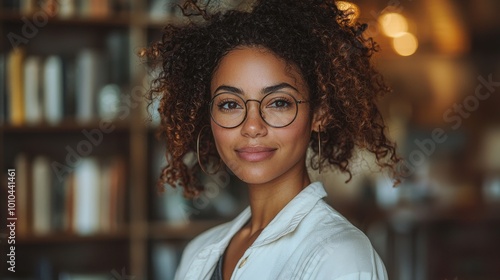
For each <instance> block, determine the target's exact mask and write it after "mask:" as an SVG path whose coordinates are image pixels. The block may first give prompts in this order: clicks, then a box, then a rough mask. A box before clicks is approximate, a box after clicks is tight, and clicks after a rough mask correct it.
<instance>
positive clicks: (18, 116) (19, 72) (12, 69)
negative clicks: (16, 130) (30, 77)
mask: <svg viewBox="0 0 500 280" xmlns="http://www.w3.org/2000/svg"><path fill="white" fill-rule="evenodd" d="M23 61H24V51H23V50H22V49H17V48H16V49H13V50H12V51H11V52H10V54H9V61H8V67H7V68H8V70H7V76H8V77H7V79H8V82H7V84H8V89H7V91H8V95H9V101H10V102H9V103H10V104H9V111H10V117H9V120H10V123H11V124H12V125H22V124H24V121H25V119H24V116H25V115H24V88H23Z"/></svg>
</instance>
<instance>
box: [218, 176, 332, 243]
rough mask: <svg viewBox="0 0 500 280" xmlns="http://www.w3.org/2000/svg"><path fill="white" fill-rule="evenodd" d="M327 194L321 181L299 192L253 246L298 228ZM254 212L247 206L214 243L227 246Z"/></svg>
mask: <svg viewBox="0 0 500 280" xmlns="http://www.w3.org/2000/svg"><path fill="white" fill-rule="evenodd" d="M325 196H326V192H325V189H324V188H323V184H322V183H321V182H314V183H311V184H310V185H308V186H307V187H305V188H304V189H303V190H302V191H301V192H300V193H299V194H297V195H296V196H295V197H294V198H293V199H292V200H291V201H290V202H289V203H288V204H287V205H286V206H285V207H284V208H283V209H282V210H281V211H280V212H279V213H278V215H276V217H274V218H273V220H272V221H271V222H270V223H269V224H268V225H267V226H266V227H265V228H264V230H263V231H262V232H261V234H260V235H259V237H257V239H256V240H255V241H254V243H253V244H252V246H251V247H257V246H262V245H265V244H268V243H271V242H273V241H275V240H277V239H279V238H281V237H282V236H284V235H286V234H288V233H291V232H293V231H294V230H295V228H297V226H298V225H299V223H300V222H301V221H302V219H303V218H304V217H305V216H306V215H307V214H308V213H309V212H310V211H311V209H312V208H313V207H314V205H315V204H316V203H317V202H318V200H320V199H322V198H323V197H325ZM251 215H252V213H251V209H250V206H248V207H247V208H245V210H243V211H242V212H241V213H240V214H239V215H238V216H237V217H236V218H235V219H234V220H233V221H231V222H230V223H229V224H228V231H227V233H226V234H224V235H223V236H221V238H220V239H219V240H218V241H216V242H215V243H216V244H214V245H215V246H216V247H220V248H225V247H226V246H227V244H228V243H229V241H230V240H231V238H232V237H233V236H234V235H235V234H236V232H237V231H238V230H240V229H241V228H242V227H243V225H245V223H247V222H248V220H249V219H250V217H251Z"/></svg>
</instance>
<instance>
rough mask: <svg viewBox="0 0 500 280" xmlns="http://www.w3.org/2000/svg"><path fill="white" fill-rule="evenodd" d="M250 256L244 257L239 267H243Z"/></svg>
mask: <svg viewBox="0 0 500 280" xmlns="http://www.w3.org/2000/svg"><path fill="white" fill-rule="evenodd" d="M247 259H248V256H247V257H246V258H244V259H243V260H242V261H241V262H240V265H238V268H242V267H243V266H244V265H245V264H246V263H247Z"/></svg>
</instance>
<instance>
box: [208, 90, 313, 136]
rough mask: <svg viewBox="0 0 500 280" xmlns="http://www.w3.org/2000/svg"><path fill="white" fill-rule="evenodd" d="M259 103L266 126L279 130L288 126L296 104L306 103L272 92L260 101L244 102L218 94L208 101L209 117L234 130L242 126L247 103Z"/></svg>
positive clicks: (226, 94)
mask: <svg viewBox="0 0 500 280" xmlns="http://www.w3.org/2000/svg"><path fill="white" fill-rule="evenodd" d="M250 101H255V102H258V103H259V105H260V106H259V114H260V117H261V118H262V119H263V120H264V122H265V123H266V124H268V125H269V126H271V127H275V128H280V127H285V126H288V125H290V124H291V123H292V122H293V121H294V120H295V118H296V117H297V113H298V111H299V109H298V104H303V103H307V102H309V101H307V100H297V99H296V98H295V97H293V96H292V95H291V94H288V93H282V92H272V93H269V94H267V95H266V96H264V97H263V98H262V100H260V101H259V100H256V99H248V100H246V101H245V100H244V99H243V98H242V97H241V96H239V95H237V94H233V93H219V94H217V95H215V96H214V97H213V98H212V100H211V101H210V104H209V105H210V115H211V117H212V120H213V121H214V122H215V123H216V124H218V125H219V126H221V127H224V128H235V127H237V126H239V125H240V124H242V123H243V122H244V121H245V119H246V117H247V114H248V108H247V103H248V102H250Z"/></svg>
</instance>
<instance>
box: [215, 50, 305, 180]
mask: <svg viewBox="0 0 500 280" xmlns="http://www.w3.org/2000/svg"><path fill="white" fill-rule="evenodd" d="M210 91H211V96H212V97H214V96H216V95H218V94H221V93H229V94H233V96H234V95H236V96H239V97H241V98H242V100H243V102H239V103H236V102H233V101H234V100H240V99H237V97H236V99H233V98H230V99H228V98H224V99H220V100H218V101H217V103H216V104H214V106H215V107H214V108H215V109H214V110H220V112H221V114H223V115H224V114H226V115H224V116H228V117H231V114H232V111H230V110H233V109H237V110H243V109H244V102H245V101H247V103H246V104H247V116H246V119H245V120H244V121H243V122H242V123H241V124H240V125H239V126H237V127H235V128H223V127H221V126H219V125H218V124H217V123H215V122H214V120H213V119H212V120H211V127H212V131H213V135H214V138H215V142H216V147H217V150H218V152H219V155H220V156H221V158H222V160H223V161H224V162H225V164H226V165H227V166H228V167H229V168H230V169H231V170H232V171H233V173H234V174H235V175H236V176H238V177H239V178H240V179H241V180H242V181H244V182H246V183H248V184H265V183H269V182H276V181H278V180H286V179H287V178H292V177H293V176H296V175H297V174H300V175H299V176H301V175H303V174H304V172H306V167H305V157H306V150H307V147H308V143H309V140H310V135H311V129H312V128H311V114H310V104H309V103H307V102H306V103H301V104H298V105H296V106H297V107H298V108H297V110H298V113H297V117H296V118H295V120H294V121H293V122H292V123H291V124H290V125H288V126H285V127H281V128H275V127H272V126H270V125H268V124H267V123H266V122H265V121H264V120H263V119H262V118H261V116H260V113H259V106H260V105H259V103H258V102H255V101H248V100H249V99H252V100H258V101H260V100H262V98H263V97H264V96H265V95H266V94H268V93H272V94H277V96H290V95H291V96H293V97H294V98H295V99H296V100H309V92H308V89H307V86H306V83H305V81H304V79H303V77H302V75H301V74H300V73H299V71H297V69H296V68H295V67H288V69H287V65H286V63H285V62H284V61H283V60H281V59H279V58H278V57H276V56H275V55H274V54H273V53H272V52H270V51H269V50H267V49H264V48H258V47H242V48H237V49H234V50H232V51H230V52H229V53H228V54H227V55H226V56H224V57H223V58H222V60H221V62H220V64H219V66H218V68H217V69H216V72H215V73H214V75H213V77H212V82H211V87H210ZM287 94H288V95H287ZM226 96H229V97H231V95H226ZM289 100H293V99H289ZM281 101H282V100H281V99H270V102H267V103H266V104H265V105H263V106H262V107H267V108H269V110H277V111H279V112H278V114H282V112H283V111H280V110H282V109H281V108H283V106H285V107H286V105H284V104H286V103H283V102H281ZM238 104H239V105H243V106H238ZM293 106H295V105H293ZM228 109H230V110H228ZM266 110H267V109H266ZM228 112H229V113H228ZM267 115H269V114H267ZM275 121H281V120H280V119H279V118H278V119H275ZM236 124H237V123H236Z"/></svg>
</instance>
